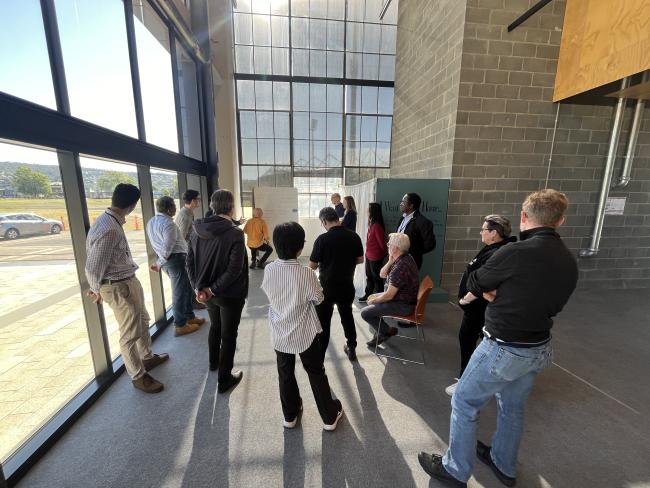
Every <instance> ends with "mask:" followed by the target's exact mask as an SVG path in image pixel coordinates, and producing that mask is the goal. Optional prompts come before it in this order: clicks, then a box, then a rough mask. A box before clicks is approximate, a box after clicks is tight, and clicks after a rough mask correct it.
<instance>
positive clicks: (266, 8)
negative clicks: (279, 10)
mask: <svg viewBox="0 0 650 488" xmlns="http://www.w3.org/2000/svg"><path fill="white" fill-rule="evenodd" d="M270 4H271V2H269V0H252V3H251V10H252V11H253V12H254V13H257V14H268V13H270V7H271V5H270Z"/></svg>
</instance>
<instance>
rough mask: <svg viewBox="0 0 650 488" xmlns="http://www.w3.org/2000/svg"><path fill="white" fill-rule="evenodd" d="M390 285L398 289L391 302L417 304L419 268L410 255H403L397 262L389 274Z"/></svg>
mask: <svg viewBox="0 0 650 488" xmlns="http://www.w3.org/2000/svg"><path fill="white" fill-rule="evenodd" d="M388 284H389V285H393V286H394V287H395V288H397V293H396V294H395V297H394V298H393V299H392V300H391V302H401V303H406V304H408V305H413V304H415V303H417V301H418V290H419V288H420V283H419V276H418V266H417V264H415V260H414V259H413V257H412V256H411V255H410V254H403V255H401V256H400V257H398V258H397V259H396V260H395V262H394V263H393V267H392V268H391V269H390V273H389V274H388Z"/></svg>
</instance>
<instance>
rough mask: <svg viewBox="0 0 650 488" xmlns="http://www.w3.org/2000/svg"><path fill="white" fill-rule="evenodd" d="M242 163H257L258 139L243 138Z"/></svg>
mask: <svg viewBox="0 0 650 488" xmlns="http://www.w3.org/2000/svg"><path fill="white" fill-rule="evenodd" d="M241 158H242V164H257V141H256V140H255V139H242V140H241Z"/></svg>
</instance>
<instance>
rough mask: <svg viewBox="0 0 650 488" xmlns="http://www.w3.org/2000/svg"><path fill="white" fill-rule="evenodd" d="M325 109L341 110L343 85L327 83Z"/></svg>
mask: <svg viewBox="0 0 650 488" xmlns="http://www.w3.org/2000/svg"><path fill="white" fill-rule="evenodd" d="M327 111H328V112H343V85H327Z"/></svg>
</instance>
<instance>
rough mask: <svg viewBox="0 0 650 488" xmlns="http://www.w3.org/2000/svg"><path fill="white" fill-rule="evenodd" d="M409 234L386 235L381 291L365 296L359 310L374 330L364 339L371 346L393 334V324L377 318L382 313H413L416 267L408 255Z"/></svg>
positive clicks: (416, 284)
mask: <svg viewBox="0 0 650 488" xmlns="http://www.w3.org/2000/svg"><path fill="white" fill-rule="evenodd" d="M410 246H411V242H410V241H409V236H407V235H406V234H402V233H399V232H395V233H393V234H390V235H389V237H388V262H387V263H386V264H385V265H384V267H383V268H381V271H380V272H379V276H381V277H382V278H384V279H386V289H385V291H384V292H383V293H375V294H374V295H370V296H369V297H368V306H367V307H365V308H364V309H363V310H361V318H363V319H364V320H365V321H366V322H368V323H369V324H370V326H371V327H372V328H373V329H374V330H375V331H376V333H375V336H374V337H373V338H372V339H371V340H370V341H368V342H367V344H366V345H367V346H368V347H374V346H375V345H379V344H381V343H382V342H386V341H387V340H388V339H390V338H391V337H392V336H394V335H395V334H397V327H389V326H388V324H386V323H385V322H384V321H382V320H381V317H382V316H384V315H398V316H405V315H410V314H412V313H413V310H414V309H415V305H416V303H417V301H418V289H419V287H420V283H419V278H418V266H417V264H415V260H414V259H413V257H412V256H411V255H410V254H409V248H410Z"/></svg>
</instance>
